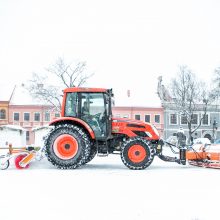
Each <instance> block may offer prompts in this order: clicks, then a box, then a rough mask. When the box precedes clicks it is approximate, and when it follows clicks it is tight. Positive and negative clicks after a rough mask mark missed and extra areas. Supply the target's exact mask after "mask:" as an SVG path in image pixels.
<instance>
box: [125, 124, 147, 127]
mask: <svg viewBox="0 0 220 220" xmlns="http://www.w3.org/2000/svg"><path fill="white" fill-rule="evenodd" d="M127 127H132V128H145V126H143V125H137V124H127Z"/></svg>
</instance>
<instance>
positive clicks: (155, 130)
mask: <svg viewBox="0 0 220 220" xmlns="http://www.w3.org/2000/svg"><path fill="white" fill-rule="evenodd" d="M152 128H153V130H154V132H155V134H156V135H157V136H160V134H159V132H158V130H157V129H156V127H155V126H154V125H152Z"/></svg>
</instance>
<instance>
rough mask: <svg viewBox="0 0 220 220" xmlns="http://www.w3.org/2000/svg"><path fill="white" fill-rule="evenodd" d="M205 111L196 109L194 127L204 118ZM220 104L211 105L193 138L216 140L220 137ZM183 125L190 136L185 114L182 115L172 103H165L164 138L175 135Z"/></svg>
mask: <svg viewBox="0 0 220 220" xmlns="http://www.w3.org/2000/svg"><path fill="white" fill-rule="evenodd" d="M203 114H204V112H203V111H202V110H201V111H199V110H198V111H196V112H194V114H193V124H192V129H195V128H196V127H197V126H198V125H199V122H200V120H201V118H203ZM219 119H220V106H218V105H209V106H208V109H207V113H206V116H205V117H204V119H203V120H202V121H201V126H200V127H199V128H198V129H197V130H196V131H195V132H194V133H193V138H194V139H195V138H208V139H210V140H215V139H218V138H220V130H219V128H218V124H219V123H220V121H219ZM180 127H182V128H183V130H184V131H185V134H186V135H187V136H188V126H187V121H186V118H185V117H184V116H181V115H180V114H179V113H178V112H177V110H176V109H175V106H174V105H173V104H172V103H165V104H164V138H165V139H167V138H168V137H170V136H173V135H175V133H176V132H177V130H178V129H179V128H180Z"/></svg>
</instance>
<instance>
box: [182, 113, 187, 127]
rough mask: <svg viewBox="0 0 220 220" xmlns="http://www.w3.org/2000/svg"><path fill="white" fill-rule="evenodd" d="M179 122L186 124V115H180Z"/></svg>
mask: <svg viewBox="0 0 220 220" xmlns="http://www.w3.org/2000/svg"><path fill="white" fill-rule="evenodd" d="M181 124H182V125H187V117H186V115H181Z"/></svg>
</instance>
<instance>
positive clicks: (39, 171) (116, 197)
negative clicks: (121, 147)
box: [0, 155, 220, 220]
mask: <svg viewBox="0 0 220 220" xmlns="http://www.w3.org/2000/svg"><path fill="white" fill-rule="evenodd" d="M219 198H220V170H214V169H208V168H199V167H192V166H190V165H186V166H182V165H178V164H174V163H168V162H163V161H160V160H159V159H158V158H155V160H154V162H153V163H152V165H151V166H150V167H149V168H147V169H146V170H141V171H134V170H129V169H128V168H126V167H125V166H124V165H123V163H122V162H121V159H120V156H118V155H110V156H109V157H96V158H95V159H94V160H93V161H91V162H90V163H89V164H87V165H85V166H83V167H81V168H79V169H76V170H58V169H56V168H55V167H53V166H52V165H51V164H50V163H49V162H47V160H46V159H43V160H42V161H40V162H37V161H35V162H33V163H32V164H31V167H30V168H29V169H27V170H17V169H15V167H14V165H13V161H11V165H10V167H9V169H7V170H0V219H2V220H3V219H4V220H24V219H31V220H40V219H48V220H49V219H53V220H61V219H62V220H64V219H65V220H89V219H91V220H113V219H126V220H147V219H150V220H154V219H165V220H171V219H172V220H173V219H175V220H205V219H206V220H210V219H220V211H219V210H220V208H219V206H220V205H219Z"/></svg>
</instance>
